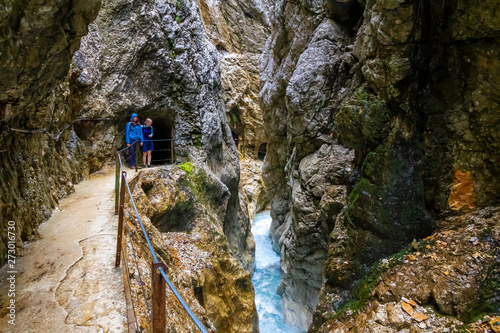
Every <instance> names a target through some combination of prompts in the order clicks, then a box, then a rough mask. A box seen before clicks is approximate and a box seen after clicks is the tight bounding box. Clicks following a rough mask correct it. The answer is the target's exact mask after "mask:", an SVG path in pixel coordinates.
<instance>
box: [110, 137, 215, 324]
mask: <svg viewBox="0 0 500 333" xmlns="http://www.w3.org/2000/svg"><path fill="white" fill-rule="evenodd" d="M129 148H130V147H127V148H125V149H122V150H120V151H118V152H117V154H116V170H117V171H116V173H117V180H116V188H117V189H119V191H117V196H116V200H117V201H116V206H115V214H118V237H117V243H116V261H115V266H116V267H118V266H120V261H121V258H122V250H123V248H124V238H123V229H124V215H125V198H126V194H127V193H128V195H129V197H130V202H131V204H132V207H133V208H134V212H135V215H136V217H137V221H138V222H139V225H140V227H141V230H142V233H143V236H144V239H145V240H146V242H147V245H148V248H149V251H150V252H151V256H152V257H153V262H152V264H151V277H152V283H151V284H152V286H151V287H152V300H151V305H152V306H151V307H152V309H151V324H152V332H153V333H160V332H161V333H164V332H165V327H166V285H168V287H169V289H170V290H171V291H172V293H173V294H174V295H175V297H176V298H177V300H178V301H179V303H180V304H181V306H182V307H183V308H184V310H185V311H186V313H187V314H188V315H189V317H190V318H191V320H192V321H193V323H194V324H195V325H196V326H197V327H198V329H199V330H200V332H203V333H208V331H207V330H206V328H205V327H204V326H203V324H202V323H201V321H200V320H199V319H198V318H197V317H196V315H195V314H194V313H193V311H192V310H191V308H190V307H189V305H188V304H187V303H186V302H185V301H184V299H183V298H182V296H181V295H180V294H179V292H178V291H177V289H176V288H175V286H174V285H173V284H172V282H171V281H170V279H169V278H168V276H167V274H166V272H167V266H166V265H165V264H164V263H162V262H160V261H159V260H158V257H157V255H156V253H155V251H154V248H153V245H152V244H151V241H150V239H149V236H148V234H147V232H146V229H145V228H144V224H143V223H142V219H141V217H140V214H139V211H138V210H137V206H136V204H135V201H134V197H133V195H132V191H131V189H130V185H129V183H128V180H127V173H126V172H125V170H124V167H123V161H122V158H121V153H122V152H124V151H126V150H127V149H129ZM136 151H137V150H136ZM136 164H137V161H136ZM136 170H137V169H136ZM120 180H121V181H120ZM123 262H124V265H127V260H125V258H124V259H123ZM127 266H128V265H127ZM127 270H128V267H127Z"/></svg>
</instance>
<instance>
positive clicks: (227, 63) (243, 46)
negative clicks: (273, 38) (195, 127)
mask: <svg viewBox="0 0 500 333" xmlns="http://www.w3.org/2000/svg"><path fill="white" fill-rule="evenodd" d="M267 2H268V1H267V0H251V1H243V0H229V1H214V0H198V4H199V7H200V14H201V18H202V21H203V24H204V26H205V31H206V33H207V35H208V36H209V38H210V40H211V42H212V43H213V44H214V45H215V46H216V47H217V49H218V50H219V53H220V56H221V71H222V88H223V90H222V94H223V98H224V103H225V107H226V113H227V117H228V123H229V125H230V127H231V130H232V132H233V137H234V139H235V140H237V143H238V148H239V150H240V151H241V152H242V153H243V154H246V153H248V154H250V156H253V157H256V156H257V152H258V150H259V147H260V146H261V145H262V144H263V143H265V142H266V134H265V132H264V126H263V118H262V111H261V108H260V105H259V101H258V95H259V91H260V82H259V59H260V55H261V54H262V52H263V49H264V46H265V43H266V40H267V38H268V36H269V33H270V31H269V24H270V23H269V18H268V16H269V12H268V5H267Z"/></svg>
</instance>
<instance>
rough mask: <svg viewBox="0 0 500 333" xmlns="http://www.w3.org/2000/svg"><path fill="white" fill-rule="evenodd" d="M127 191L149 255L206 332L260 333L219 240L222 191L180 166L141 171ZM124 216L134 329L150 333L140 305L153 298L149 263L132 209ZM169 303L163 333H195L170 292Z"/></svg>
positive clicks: (250, 295)
mask: <svg viewBox="0 0 500 333" xmlns="http://www.w3.org/2000/svg"><path fill="white" fill-rule="evenodd" d="M132 187H133V193H134V197H135V198H136V203H137V207H138V210H139V214H140V216H141V219H142V221H143V222H144V224H145V228H146V230H147V232H148V235H149V236H150V237H151V241H152V244H153V247H154V248H155V251H156V252H157V254H158V256H159V257H160V260H161V261H163V262H165V264H166V265H167V266H168V273H167V274H168V276H169V278H170V279H171V281H172V282H173V284H174V285H175V286H176V288H177V289H178V290H179V292H180V293H181V295H182V297H183V298H184V299H185V300H186V302H187V303H188V304H189V306H190V307H191V309H192V310H193V311H194V313H195V314H196V316H197V317H198V318H199V319H200V320H201V321H202V322H203V324H204V326H205V327H207V328H208V329H210V331H211V332H215V331H216V332H258V331H259V330H258V316H257V311H256V309H255V303H254V288H253V285H252V282H251V276H250V273H249V272H248V271H246V270H245V269H243V267H242V265H241V264H240V263H239V262H238V260H236V259H235V257H234V255H233V254H232V251H231V248H230V246H229V244H228V241H227V238H226V235H225V230H224V223H223V221H224V216H225V215H226V214H227V210H228V203H229V199H230V197H231V193H230V192H229V189H228V188H227V186H225V185H224V184H223V183H222V182H221V181H220V180H219V179H218V178H217V177H216V176H215V175H213V174H212V173H210V172H209V171H206V170H204V169H203V168H201V167H200V166H199V165H196V164H192V163H184V164H182V165H180V167H175V166H166V167H161V168H157V169H154V170H144V171H142V172H141V174H140V175H139V176H138V177H136V178H135V179H134V180H133V181H132ZM127 211H128V214H127V216H128V224H127V228H128V232H127V242H126V243H127V244H129V246H128V260H129V273H130V274H129V277H130V281H131V285H132V293H133V297H132V299H133V300H134V305H135V306H136V313H138V322H139V326H140V327H139V329H140V330H141V331H149V330H150V325H151V323H150V316H149V314H148V308H147V304H145V303H144V301H143V300H144V299H145V297H144V296H146V298H149V297H150V295H151V290H150V286H151V283H150V281H151V267H150V265H151V262H152V257H151V254H150V251H149V249H148V247H147V244H146V242H145V240H144V236H143V234H142V230H141V229H140V227H139V225H138V222H137V221H136V219H135V213H134V211H133V208H132V206H130V205H129V206H128V208H127ZM144 293H145V295H144ZM167 302H168V306H167V318H168V320H167V331H182V332H197V331H198V330H197V328H196V327H195V326H194V324H193V323H192V321H191V319H190V318H189V317H188V316H187V314H186V312H185V311H184V310H183V309H182V307H181V306H180V304H179V303H178V302H177V301H176V300H175V296H174V295H173V294H172V293H170V292H168V294H167Z"/></svg>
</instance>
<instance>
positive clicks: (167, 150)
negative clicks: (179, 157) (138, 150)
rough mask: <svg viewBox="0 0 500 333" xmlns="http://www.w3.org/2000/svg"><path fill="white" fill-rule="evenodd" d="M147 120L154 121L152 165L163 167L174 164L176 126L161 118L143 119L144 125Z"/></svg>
mask: <svg viewBox="0 0 500 333" xmlns="http://www.w3.org/2000/svg"><path fill="white" fill-rule="evenodd" d="M146 118H151V120H153V140H155V141H154V142H153V145H154V148H153V152H152V153H151V164H152V165H161V164H167V163H173V162H174V141H173V139H174V138H175V133H174V126H173V124H172V123H171V122H169V121H168V120H166V119H164V118H159V117H154V116H152V117H145V118H144V119H141V121H142V124H144V122H145V120H146Z"/></svg>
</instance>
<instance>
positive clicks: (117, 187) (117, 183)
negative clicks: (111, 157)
mask: <svg viewBox="0 0 500 333" xmlns="http://www.w3.org/2000/svg"><path fill="white" fill-rule="evenodd" d="M119 154H120V153H116V171H115V215H118V196H119V192H120V161H119V160H118V155H119Z"/></svg>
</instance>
